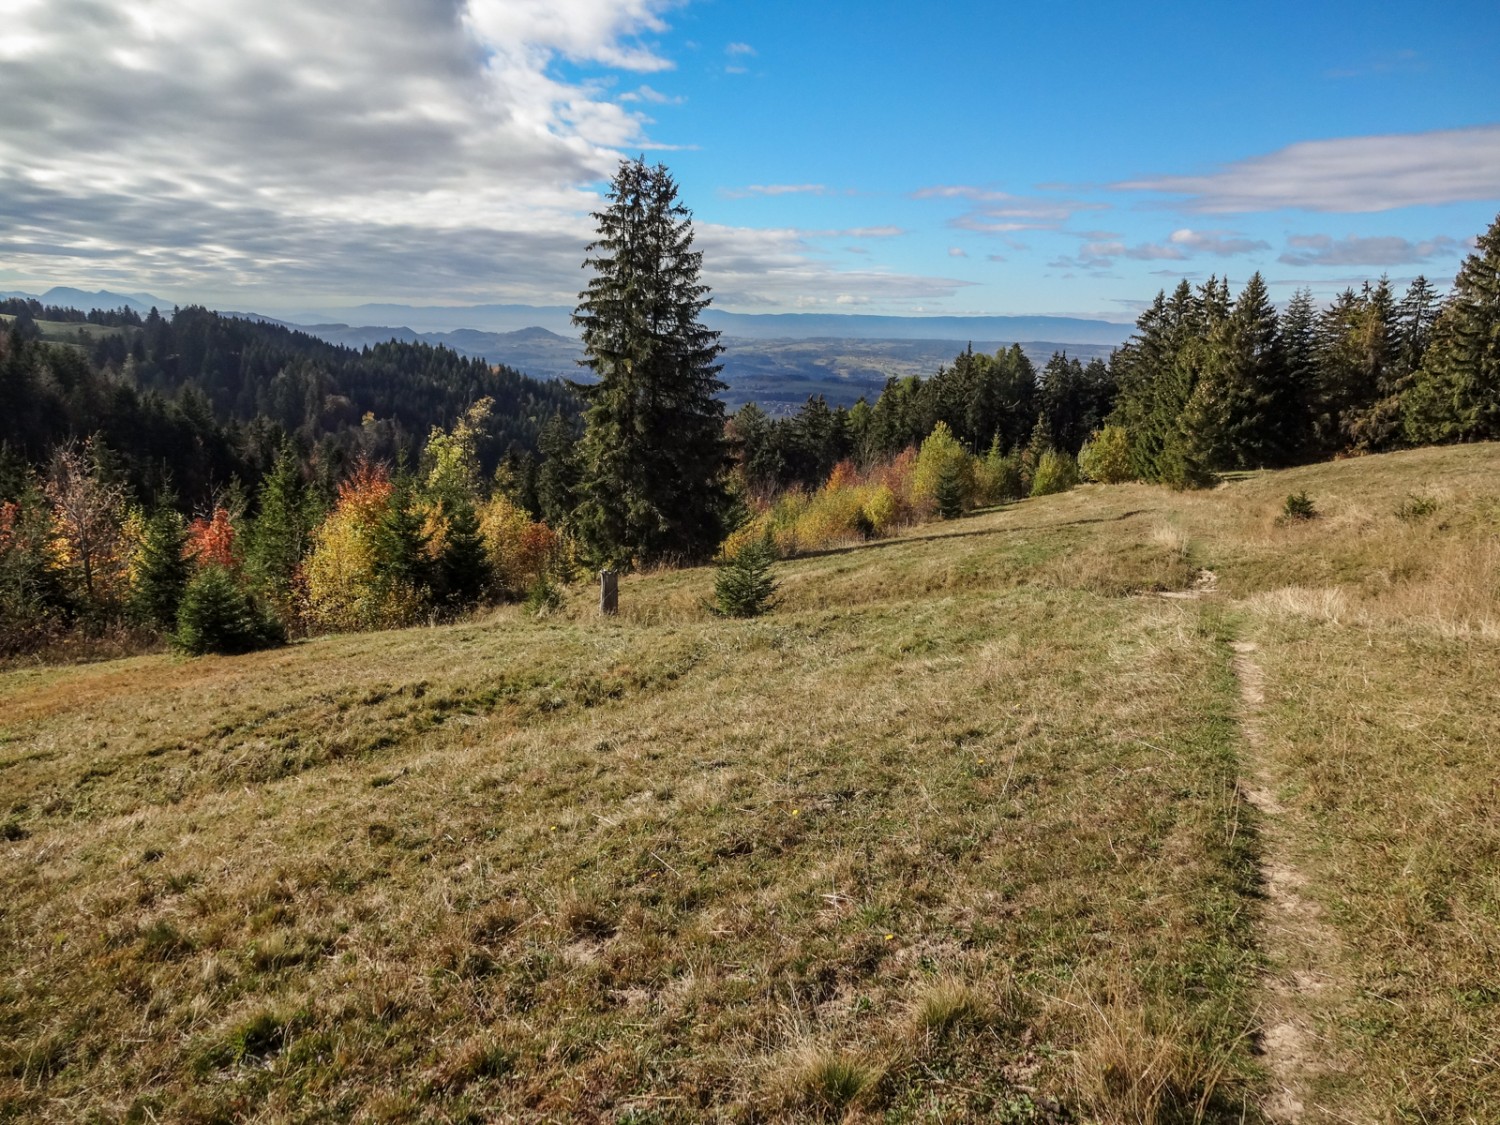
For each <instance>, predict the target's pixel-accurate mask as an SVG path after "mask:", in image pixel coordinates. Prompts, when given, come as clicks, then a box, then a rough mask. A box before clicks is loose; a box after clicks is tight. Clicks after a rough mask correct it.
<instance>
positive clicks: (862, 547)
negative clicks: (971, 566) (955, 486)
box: [792, 508, 1156, 559]
mask: <svg viewBox="0 0 1500 1125" xmlns="http://www.w3.org/2000/svg"><path fill="white" fill-rule="evenodd" d="M1005 510H1006V509H1004V508H986V509H985V510H984V511H982V512H971V513H969V514H968V515H967V516H961V517H959V519H958V520H948V521H947V522H948V523H958V522H960V520H966V519H973V518H974V517H975V516H982V515H988V514H990V513H993V512H998V511H1005ZM1154 511H1156V509H1155V508H1136V509H1133V510H1132V511H1129V512H1122V513H1121V514H1120V515H1118V516H1091V517H1089V518H1088V519H1081V520H1064V521H1062V522H1061V523H1048V524H1036V525H1031V526H1027V527H988V528H983V529H975V530H974V531H954V532H950V533H948V534H946V535H903V536H901V537H899V538H896V539H869V540H866V541H865V542H863V543H851V544H849V545H848V546H846V547H824V548H823V549H822V550H818V551H800V552H798V553H797V554H796V555H793V556H792V557H793V558H795V559H821V558H828V557H830V556H833V555H848V554H853V553H854V552H856V551H868V550H876V549H879V548H883V547H896V546H900V545H902V544H907V543H936V542H939V541H941V540H944V539H976V538H983V537H985V536H988V535H1015V534H1018V533H1020V532H1023V531H1054V530H1056V529H1058V528H1062V527H1082V526H1084V525H1085V524H1091V523H1120V522H1121V521H1123V520H1128V519H1133V518H1134V517H1136V516H1143V515H1146V514H1147V513H1149V512H1154Z"/></svg>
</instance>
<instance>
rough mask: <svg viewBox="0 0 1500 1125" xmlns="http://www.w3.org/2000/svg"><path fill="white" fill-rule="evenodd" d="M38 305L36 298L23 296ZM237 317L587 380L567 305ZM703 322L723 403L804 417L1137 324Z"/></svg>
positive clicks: (1094, 344)
mask: <svg viewBox="0 0 1500 1125" xmlns="http://www.w3.org/2000/svg"><path fill="white" fill-rule="evenodd" d="M16 295H18V296H30V294H16ZM38 299H39V300H41V301H42V302H43V303H44V304H55V305H68V306H71V307H75V308H84V309H87V308H96V307H97V308H118V307H120V306H121V305H125V306H128V307H130V308H134V309H136V310H137V311H139V312H142V313H144V312H146V311H148V310H149V309H150V308H151V307H153V306H155V307H157V308H159V309H162V310H163V311H166V310H168V309H170V308H171V307H172V303H171V302H169V301H164V300H161V299H159V298H156V297H152V296H151V295H149V294H141V293H137V294H122V293H111V292H108V291H100V292H85V291H82V290H78V289H63V288H58V289H52V290H49V291H48V292H46V293H43V294H41V295H40V296H39V297H38ZM231 315H240V316H249V317H254V318H258V319H266V320H275V321H278V322H280V323H283V324H286V325H288V326H289V327H293V328H297V329H299V330H301V331H304V332H307V333H309V334H311V335H314V336H317V337H319V338H320V339H323V340H327V341H328V342H329V343H334V344H343V345H346V346H348V347H354V348H363V347H366V346H369V345H372V344H379V343H383V342H385V341H387V340H392V339H394V340H402V341H421V342H425V343H430V344H441V345H443V346H445V347H448V348H452V349H453V350H454V351H456V352H458V353H459V354H460V355H464V356H472V357H475V358H480V359H484V360H486V361H488V362H490V363H497V364H504V365H505V366H507V367H511V368H514V369H515V370H517V371H521V372H524V373H525V374H527V375H532V376H535V377H537V378H548V379H584V378H585V377H586V376H587V372H586V371H585V370H584V369H582V368H581V367H580V366H579V364H578V361H579V360H580V359H581V358H582V356H583V349H582V347H581V346H580V344H579V342H578V340H577V338H576V337H575V336H574V335H573V334H572V332H573V330H572V326H571V322H570V317H571V315H572V309H571V308H568V307H566V306H562V305H468V306H460V305H455V306H420V305H395V304H372V305H357V306H353V307H349V308H329V309H293V310H278V311H275V312H274V313H271V314H263V313H255V312H243V313H236V314H231ZM704 321H705V323H707V324H708V325H709V326H710V327H712V328H714V329H717V330H718V331H719V332H721V333H723V336H722V342H723V344H724V356H723V363H724V371H723V375H722V378H723V380H724V382H725V383H726V384H727V386H728V390H727V391H726V392H725V394H724V396H723V397H724V401H725V404H726V405H727V406H728V407H729V408H730V409H736V408H738V407H739V406H741V405H742V404H744V403H745V402H749V401H752V400H753V401H755V402H757V403H759V404H760V405H761V406H762V407H763V408H765V409H766V410H767V411H768V412H769V413H772V414H785V413H791V412H793V411H795V410H796V409H797V408H798V407H800V406H801V405H802V404H803V403H804V402H806V401H807V399H808V397H809V396H811V395H822V396H823V397H824V398H825V399H827V401H828V402H829V404H830V405H840V404H842V405H845V406H847V405H851V404H852V403H854V402H855V401H856V400H857V399H858V398H860V397H861V396H864V397H866V398H869V399H871V400H872V401H873V399H874V398H875V397H876V396H877V395H879V393H880V389H881V387H882V386H883V385H884V384H885V381H886V380H887V379H888V378H890V377H891V376H896V377H905V376H908V375H920V376H923V377H927V376H930V375H932V374H933V373H934V372H936V371H937V369H938V367H939V366H941V365H943V364H947V363H951V362H952V361H953V358H954V357H955V356H956V355H957V354H958V353H959V352H961V351H963V350H964V348H966V347H969V346H970V345H971V344H972V346H973V347H974V349H975V350H976V351H987V352H993V351H996V350H997V349H999V348H1007V347H1009V346H1010V345H1011V344H1012V343H1014V342H1019V343H1020V345H1021V347H1022V349H1023V350H1024V351H1025V352H1026V354H1027V355H1028V356H1029V357H1030V359H1031V361H1032V362H1033V363H1034V364H1036V365H1037V366H1038V367H1041V366H1042V365H1043V364H1045V363H1046V362H1047V360H1048V358H1049V357H1050V356H1051V355H1052V353H1053V352H1057V351H1065V352H1067V353H1068V354H1069V355H1070V356H1077V357H1079V358H1080V359H1083V360H1088V359H1091V358H1093V357H1095V356H1101V357H1107V356H1108V355H1109V353H1110V352H1111V351H1113V350H1114V349H1115V348H1116V347H1118V346H1119V345H1120V344H1122V343H1124V342H1125V340H1126V338H1127V337H1128V336H1129V334H1130V332H1131V326H1130V325H1127V324H1117V323H1114V322H1112V321H1105V320H1089V319H1085V318H1078V317H1048V316H976V317H958V316H933V317H902V316H863V315H841V314H822V313H788V314H774V313H773V314H747V313H727V312H721V311H718V310H716V309H709V310H707V312H706V313H705V314H704Z"/></svg>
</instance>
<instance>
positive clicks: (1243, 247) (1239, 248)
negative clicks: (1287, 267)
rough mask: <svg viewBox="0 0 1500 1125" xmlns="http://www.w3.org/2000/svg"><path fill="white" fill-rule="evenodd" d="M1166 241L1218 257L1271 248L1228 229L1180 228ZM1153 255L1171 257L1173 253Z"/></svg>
mask: <svg viewBox="0 0 1500 1125" xmlns="http://www.w3.org/2000/svg"><path fill="white" fill-rule="evenodd" d="M1168 242H1169V243H1170V244H1171V245H1172V246H1174V247H1176V246H1182V247H1186V248H1187V249H1189V250H1193V251H1197V252H1200V253H1204V254H1214V255H1216V256H1218V257H1220V258H1228V257H1232V256H1233V255H1235V254H1253V253H1254V252H1255V251H1257V250H1269V249H1270V248H1271V244H1270V243H1268V242H1262V241H1261V240H1260V239H1258V238H1243V237H1240V236H1239V235H1237V234H1236V232H1234V231H1230V230H1190V229H1188V228H1186V227H1184V228H1183V229H1182V230H1174V231H1173V232H1172V234H1171V237H1170V238H1169V239H1168ZM1153 256H1154V257H1172V256H1173V255H1169V254H1159V255H1153Z"/></svg>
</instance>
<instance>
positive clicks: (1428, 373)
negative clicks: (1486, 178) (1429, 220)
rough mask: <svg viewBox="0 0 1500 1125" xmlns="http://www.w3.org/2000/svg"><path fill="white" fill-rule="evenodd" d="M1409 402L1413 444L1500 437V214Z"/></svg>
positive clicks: (1443, 321) (1460, 283)
mask: <svg viewBox="0 0 1500 1125" xmlns="http://www.w3.org/2000/svg"><path fill="white" fill-rule="evenodd" d="M1404 405H1405V426H1406V435H1407V437H1408V438H1410V439H1411V440H1412V441H1415V442H1447V441H1489V440H1493V439H1495V438H1500V216H1497V217H1496V219H1495V221H1494V222H1493V223H1492V224H1491V225H1490V229H1489V230H1487V231H1486V232H1485V233H1484V234H1482V235H1480V236H1479V240H1478V244H1477V245H1476V247H1475V252H1474V253H1472V254H1470V255H1469V256H1468V258H1466V259H1465V260H1464V264H1463V266H1462V267H1460V269H1459V271H1458V276H1457V277H1456V278H1455V279H1454V281H1453V292H1452V293H1450V294H1449V296H1448V300H1447V301H1446V302H1445V303H1444V305H1443V309H1442V312H1440V313H1439V314H1438V318H1437V323H1436V324H1435V325H1434V326H1433V329H1432V343H1431V345H1430V346H1429V347H1428V349H1427V354H1426V356H1425V357H1424V359H1423V361H1422V367H1421V370H1420V371H1419V372H1418V373H1417V375H1416V376H1415V378H1414V379H1413V381H1412V387H1411V390H1410V391H1409V392H1408V394H1407V395H1406V402H1405V404H1404Z"/></svg>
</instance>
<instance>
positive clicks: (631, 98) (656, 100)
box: [620, 85, 687, 105]
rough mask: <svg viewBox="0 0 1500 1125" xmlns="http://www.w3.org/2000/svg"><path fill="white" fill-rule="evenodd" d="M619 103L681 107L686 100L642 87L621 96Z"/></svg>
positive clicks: (648, 87)
mask: <svg viewBox="0 0 1500 1125" xmlns="http://www.w3.org/2000/svg"><path fill="white" fill-rule="evenodd" d="M620 101H622V102H649V103H651V104H652V105H682V104H683V103H684V102H685V101H687V99H686V98H684V97H679V96H677V95H673V94H663V93H662V92H661V91H660V90H653V89H652V88H651V87H650V86H646V85H642V86H638V87H637V88H636V89H634V90H628V91H626V92H625V93H623V94H621V95H620Z"/></svg>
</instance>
